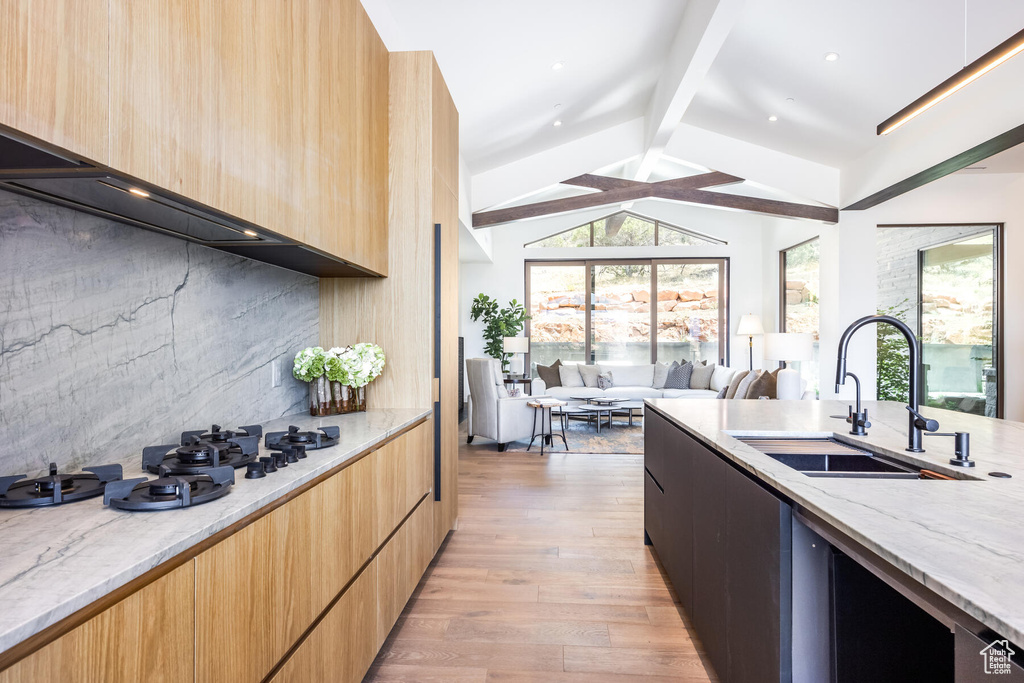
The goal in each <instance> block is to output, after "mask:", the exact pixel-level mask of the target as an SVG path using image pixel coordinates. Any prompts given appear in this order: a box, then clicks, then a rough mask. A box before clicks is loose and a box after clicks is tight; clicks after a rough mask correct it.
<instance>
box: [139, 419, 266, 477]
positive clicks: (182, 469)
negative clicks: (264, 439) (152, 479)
mask: <svg viewBox="0 0 1024 683" xmlns="http://www.w3.org/2000/svg"><path fill="white" fill-rule="evenodd" d="M262 434H263V428H262V427H261V426H260V425H249V426H246V427H240V428H239V430H238V431H232V430H229V429H221V427H220V425H213V429H211V430H210V431H209V432H203V431H202V430H198V431H191V432H182V433H181V445H180V446H178V445H175V444H167V445H164V446H147V447H146V448H144V449H142V468H143V469H144V470H146V471H148V472H152V473H153V474H158V475H160V476H161V477H163V476H167V475H174V474H199V473H201V472H204V471H205V470H208V469H210V468H211V467H221V466H223V465H228V466H230V467H234V468H240V467H245V466H246V465H248V464H249V463H251V462H253V461H255V460H256V456H257V455H258V454H259V450H260V436H261V435H262Z"/></svg>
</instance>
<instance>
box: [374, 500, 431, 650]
mask: <svg viewBox="0 0 1024 683" xmlns="http://www.w3.org/2000/svg"><path fill="white" fill-rule="evenodd" d="M433 528H434V516H433V510H432V506H431V505H430V502H429V501H427V500H425V501H423V502H422V503H421V504H420V505H419V507H417V508H416V510H415V511H414V512H413V513H412V514H411V515H410V516H409V519H407V520H406V522H405V524H403V525H402V526H401V528H399V530H398V531H397V532H396V533H395V535H394V536H392V537H391V540H390V541H388V543H387V545H385V546H384V547H383V548H382V549H381V551H380V554H378V555H377V559H376V560H375V564H376V569H377V583H378V586H379V590H380V594H379V596H378V600H377V605H378V607H377V641H376V646H377V648H380V646H381V645H383V644H384V640H385V639H387V637H388V634H389V633H390V632H391V628H392V627H393V626H394V625H395V622H396V621H398V617H399V615H400V614H401V613H402V609H403V608H404V607H405V603H407V602H408V601H409V597H410V596H411V595H412V593H413V591H414V590H416V585H417V584H418V583H419V581H420V577H422V576H423V572H425V571H426V569H427V565H428V564H430V558H432V557H433V556H434V547H433V535H434V534H433Z"/></svg>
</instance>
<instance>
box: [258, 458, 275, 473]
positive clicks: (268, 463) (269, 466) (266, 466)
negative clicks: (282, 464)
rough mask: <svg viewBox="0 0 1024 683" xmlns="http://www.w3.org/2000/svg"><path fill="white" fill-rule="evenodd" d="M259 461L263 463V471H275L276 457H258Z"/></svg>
mask: <svg viewBox="0 0 1024 683" xmlns="http://www.w3.org/2000/svg"><path fill="white" fill-rule="evenodd" d="M260 462H261V463H263V471H264V472H266V473H267V474H270V473H271V472H277V459H276V458H272V457H265V458H260Z"/></svg>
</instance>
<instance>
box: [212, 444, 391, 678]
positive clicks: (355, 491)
mask: <svg viewBox="0 0 1024 683" xmlns="http://www.w3.org/2000/svg"><path fill="white" fill-rule="evenodd" d="M378 452H379V451H378ZM376 454H377V453H371V454H370V455H369V456H367V457H365V458H363V459H362V460H360V461H359V462H356V463H355V464H353V465H351V466H350V467H347V468H345V469H343V470H342V471H341V472H339V473H338V474H336V475H334V476H333V477H331V478H329V479H327V480H326V481H324V482H322V483H321V484H319V485H318V486H316V487H314V488H313V489H310V490H308V491H306V492H305V493H303V494H301V495H300V496H298V497H296V498H294V499H292V500H290V501H288V502H287V503H286V504H285V505H282V506H281V507H279V508H277V509H275V510H273V511H272V512H271V513H269V514H267V515H265V516H263V517H261V518H259V519H257V520H256V521H255V522H253V523H252V524H250V525H248V526H246V527H244V528H242V529H241V530H239V531H238V532H237V533H235V534H233V535H231V536H230V537H228V538H227V539H225V540H224V541H222V542H220V543H218V544H217V545H215V546H214V547H213V548H211V549H209V550H207V551H206V552H204V553H203V554H201V555H200V556H199V557H197V558H196V604H197V605H198V607H197V609H196V630H197V636H198V638H197V642H198V646H197V651H196V680H197V681H199V682H200V683H203V682H207V681H209V682H211V683H213V682H216V683H222V682H226V681H239V682H244V681H260V680H262V679H263V677H264V676H265V675H266V674H267V672H269V671H270V670H271V668H273V666H274V665H275V664H276V663H277V662H278V661H280V659H281V658H282V657H283V656H284V655H285V653H286V652H287V651H288V649H289V648H290V647H291V646H292V644H293V643H294V642H295V641H296V640H298V638H299V637H300V636H301V635H302V634H303V633H304V632H305V630H306V629H307V628H308V627H309V625H310V624H311V623H312V622H313V620H314V619H315V618H316V617H317V615H319V614H320V613H321V612H322V611H323V610H324V609H325V608H326V607H327V605H328V604H329V603H330V601H331V600H333V599H334V598H335V597H336V596H337V594H338V593H339V592H340V591H341V589H342V588H343V587H344V586H345V584H346V583H347V582H348V581H349V579H351V578H352V576H353V575H354V574H355V572H356V571H357V570H358V569H359V567H360V566H361V565H362V564H363V563H364V562H365V561H366V560H367V559H368V558H369V556H370V555H371V554H372V552H373V550H374V548H375V547H376V545H375V544H374V543H373V540H372V538H371V536H370V530H371V529H372V528H373V525H374V521H373V520H374V514H373V513H374V506H373V504H372V498H371V491H372V488H373V469H374V456H375V455H376Z"/></svg>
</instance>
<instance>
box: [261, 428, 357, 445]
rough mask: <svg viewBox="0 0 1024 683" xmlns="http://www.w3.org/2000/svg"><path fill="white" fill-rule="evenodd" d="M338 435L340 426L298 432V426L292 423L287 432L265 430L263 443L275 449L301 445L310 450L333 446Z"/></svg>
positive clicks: (336, 441)
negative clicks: (265, 434)
mask: <svg viewBox="0 0 1024 683" xmlns="http://www.w3.org/2000/svg"><path fill="white" fill-rule="evenodd" d="M340 437H341V428H340V427H320V428H319V429H318V430H316V431H315V432H312V431H311V432H300V431H299V428H298V427H296V426H294V425H292V426H291V427H289V428H288V431H287V432H267V436H266V438H265V439H264V441H263V445H265V446H266V447H267V448H270V449H272V450H275V451H279V450H283V449H284V447H285V446H295V445H302V446H304V447H305V449H306V450H307V451H312V450H316V449H317V448H330V447H331V446H335V445H337V443H338V439H339V438H340Z"/></svg>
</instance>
